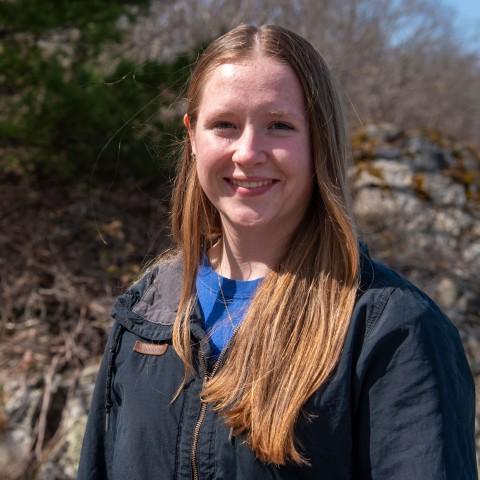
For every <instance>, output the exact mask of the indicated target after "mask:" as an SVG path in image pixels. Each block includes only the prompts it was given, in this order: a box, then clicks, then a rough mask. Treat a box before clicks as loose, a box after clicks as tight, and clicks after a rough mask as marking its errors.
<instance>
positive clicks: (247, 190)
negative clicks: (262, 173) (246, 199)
mask: <svg viewBox="0 0 480 480" xmlns="http://www.w3.org/2000/svg"><path fill="white" fill-rule="evenodd" d="M225 180H226V181H227V182H228V183H229V184H230V186H231V187H232V188H233V190H234V191H235V192H236V193H238V194H240V195H244V196H253V195H261V194H263V193H265V192H267V191H268V190H270V188H271V187H272V186H273V185H274V184H275V183H277V182H278V180H276V179H274V178H262V179H258V178H255V179H253V178H252V179H240V178H226V179H225Z"/></svg>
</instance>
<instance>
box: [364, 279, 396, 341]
mask: <svg viewBox="0 0 480 480" xmlns="http://www.w3.org/2000/svg"><path fill="white" fill-rule="evenodd" d="M394 291H395V288H392V289H389V290H387V291H384V292H382V293H381V294H380V295H379V298H378V300H377V301H376V302H375V303H374V308H373V312H372V314H371V316H370V318H368V319H367V325H366V327H365V334H364V339H365V340H367V339H368V336H369V335H370V333H371V331H372V330H373V327H374V326H375V324H376V323H377V320H378V319H379V318H380V317H381V315H382V313H383V311H384V310H385V306H386V305H387V303H388V300H389V299H390V297H391V296H392V293H393V292H394Z"/></svg>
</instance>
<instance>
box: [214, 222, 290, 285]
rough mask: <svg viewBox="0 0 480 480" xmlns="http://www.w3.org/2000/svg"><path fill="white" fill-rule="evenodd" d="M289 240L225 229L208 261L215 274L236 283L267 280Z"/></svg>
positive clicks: (252, 232) (246, 230)
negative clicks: (260, 279) (257, 279)
mask: <svg viewBox="0 0 480 480" xmlns="http://www.w3.org/2000/svg"><path fill="white" fill-rule="evenodd" d="M287 241H288V239H283V238H279V237H278V236H276V235H268V234H266V233H265V232H259V231H255V230H253V229H248V228H244V229H238V228H236V229H232V228H228V227H226V226H225V225H224V226H223V235H222V239H221V240H220V241H218V242H217V243H216V244H215V245H213V246H212V247H211V248H210V250H209V252H208V256H209V260H210V263H211V265H212V267H213V268H214V269H215V271H216V272H217V273H218V274H219V275H222V276H223V277H227V278H231V279H234V280H254V279H256V278H263V277H265V276H266V275H267V274H268V272H269V271H270V270H272V269H273V268H274V267H275V266H276V265H278V263H279V261H280V260H281V258H282V256H283V252H284V249H285V246H286V244H287Z"/></svg>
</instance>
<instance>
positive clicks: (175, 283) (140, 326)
mask: <svg viewBox="0 0 480 480" xmlns="http://www.w3.org/2000/svg"><path fill="white" fill-rule="evenodd" d="M182 274H183V265H182V259H181V255H180V254H177V255H175V256H173V257H170V258H167V259H165V260H163V261H162V262H161V263H159V264H158V265H156V266H155V267H154V268H153V269H152V270H150V271H148V272H147V273H146V274H145V275H144V276H143V277H142V278H141V279H140V280H138V281H137V282H136V283H134V284H133V285H132V286H131V287H130V288H129V289H128V290H127V291H126V292H125V293H124V294H123V295H120V296H119V297H118V298H117V300H116V302H115V303H114V305H113V308H112V317H113V318H114V319H115V320H116V321H117V322H118V323H120V324H121V325H122V326H123V327H124V328H126V329H127V330H129V331H131V332H132V333H135V334H136V335H138V336H140V337H142V338H144V339H147V340H151V341H155V342H160V341H166V340H170V339H171V338H172V327H173V322H174V320H175V317H176V315H177V310H178V301H179V298H180V292H181V288H182ZM201 323H202V322H201V315H200V312H199V311H198V308H195V309H194V310H193V312H192V314H191V317H190V325H191V332H192V336H193V337H194V338H196V339H197V340H202V339H203V338H204V337H205V332H204V330H203V328H202V325H201Z"/></svg>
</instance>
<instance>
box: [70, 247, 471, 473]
mask: <svg viewBox="0 0 480 480" xmlns="http://www.w3.org/2000/svg"><path fill="white" fill-rule="evenodd" d="M181 275H182V267H181V261H180V260H179V259H178V258H176V259H172V260H169V261H165V262H164V263H163V264H161V265H160V266H157V267H156V268H155V269H154V270H153V271H151V272H150V273H148V274H146V275H145V276H144V277H143V278H142V280H141V281H139V282H138V283H137V284H135V285H134V286H132V287H131V288H130V289H129V291H128V292H127V293H125V294H124V295H122V296H120V297H119V298H118V300H117V302H116V304H115V306H114V308H113V318H114V320H115V321H114V325H113V329H112V332H111V335H110V336H109V340H108V344H107V348H106V351H105V355H104V358H103V361H102V365H101V367H100V372H99V375H98V378H97V382H96V386H95V391H94V394H93V399H92V405H91V410H90V415H89V419H88V424H87V429H86V433H85V437H84V443H83V448H82V454H81V459H80V465H79V473H78V479H79V480H87V479H89V480H100V479H108V480H110V479H112V480H123V479H125V480H153V479H191V478H200V479H202V480H214V479H215V480H235V479H245V480H253V479H322V480H346V479H361V480H366V479H375V480H441V479H448V480H462V479H465V480H473V479H476V478H477V473H476V461H475V441H474V415H475V398H474V397H475V393H474V392H475V391H474V384H473V379H472V375H471V373H470V370H469V367H468V364H467V361H466V358H465V354H464V351H463V348H462V344H461V341H460V338H459V335H458V332H457V330H456V328H455V327H454V326H453V324H452V323H451V322H450V321H449V320H448V319H447V318H446V317H445V316H444V315H443V314H442V313H441V311H440V310H439V309H438V307H437V306H436V305H435V304H434V303H433V302H432V301H431V300H430V299H429V298H428V297H427V296H426V295H425V294H424V293H422V292H421V291H419V290H418V289H417V288H416V287H414V286H413V285H412V284H410V283H409V282H407V281H406V280H405V279H404V278H402V277H401V276H399V275H398V274H396V273H394V272H393V271H392V270H390V269H388V268H387V267H385V266H384V265H382V264H380V263H377V262H374V261H373V260H371V259H370V258H369V257H368V256H367V255H365V254H362V286H361V288H360V290H359V292H358V299H357V302H356V305H355V308H354V311H353V314H352V318H351V323H350V327H349V330H348V334H347V337H346V341H345V346H344V349H343V352H342V355H341V358H340V361H339V363H338V366H337V368H336V369H335V371H334V373H333V375H332V376H331V378H330V380H329V381H328V382H327V383H326V384H324V385H323V386H322V387H321V388H320V389H319V390H318V391H317V392H316V393H315V394H314V395H313V396H312V397H311V398H310V399H309V400H308V401H307V403H306V405H305V411H306V412H309V413H311V414H314V417H313V419H312V418H310V420H307V419H306V417H305V416H303V415H301V416H300V419H299V421H298V424H297V427H296V433H297V438H298V440H299V444H300V445H301V446H302V452H303V454H304V455H305V456H306V457H307V458H308V459H309V461H310V464H311V466H307V467H298V466H296V465H287V466H283V467H277V466H274V465H269V464H264V463H262V462H261V461H259V460H258V459H256V457H255V455H254V453H253V452H252V451H251V450H250V449H249V448H248V446H247V445H246V444H245V442H244V440H243V439H242V437H234V436H231V435H230V434H229V430H228V429H227V428H226V426H225V424H224V422H223V420H222V418H221V416H219V415H218V414H217V413H215V412H214V411H213V410H212V408H211V406H210V405H208V406H207V408H206V411H205V412H201V403H200V400H199V394H200V391H201V388H202V382H203V378H204V368H205V367H204V365H203V363H202V362H200V361H199V360H198V358H199V349H203V350H204V352H205V353H206V354H207V356H208V351H209V345H208V339H207V338H206V337H205V333H204V331H203V329H202V321H201V319H200V317H199V315H198V313H197V312H195V313H194V314H193V315H192V319H191V324H192V336H193V339H194V341H195V343H194V347H193V348H194V350H195V351H194V358H195V359H196V362H197V363H196V364H195V369H196V375H195V376H194V377H193V378H191V379H190V380H189V381H188V383H187V384H186V386H185V388H184V389H183V391H182V393H181V395H180V396H179V398H178V399H177V400H176V401H175V402H173V403H172V402H171V400H172V397H173V395H174V393H175V391H176V390H177V388H178V386H179V384H180V383H181V380H182V375H183V366H182V363H181V361H180V359H179V357H178V356H177V354H176V353H175V350H174V349H173V348H172V345H171V339H172V322H173V319H174V318H175V314H176V309H177V302H178V298H179V289H180V284H181ZM305 361H306V362H307V361H308V359H305ZM207 368H208V367H207Z"/></svg>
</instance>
